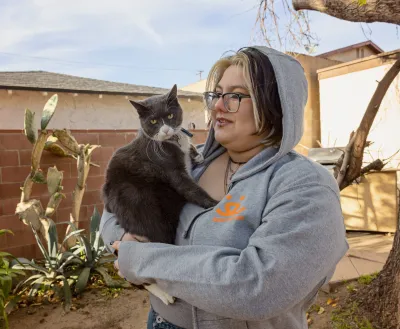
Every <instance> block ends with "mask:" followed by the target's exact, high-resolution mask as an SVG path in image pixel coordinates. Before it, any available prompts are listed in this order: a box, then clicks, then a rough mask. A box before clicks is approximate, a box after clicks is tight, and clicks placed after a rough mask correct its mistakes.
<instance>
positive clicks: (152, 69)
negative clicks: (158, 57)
mask: <svg viewBox="0 0 400 329" xmlns="http://www.w3.org/2000/svg"><path fill="white" fill-rule="evenodd" d="M0 55H5V56H11V57H12V56H15V57H25V58H32V59H39V60H47V61H52V62H63V63H68V64H81V65H94V66H104V67H118V68H127V69H134V70H144V71H181V72H199V70H188V69H177V68H149V67H147V68H146V67H139V66H131V65H118V64H107V63H89V62H82V61H70V60H65V59H58V58H49V57H41V56H29V55H22V54H14V53H6V52H0Z"/></svg>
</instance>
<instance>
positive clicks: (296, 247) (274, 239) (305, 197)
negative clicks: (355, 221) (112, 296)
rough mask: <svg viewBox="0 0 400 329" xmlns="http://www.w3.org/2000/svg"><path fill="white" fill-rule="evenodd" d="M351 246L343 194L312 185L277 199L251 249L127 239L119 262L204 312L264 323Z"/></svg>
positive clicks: (138, 279) (132, 275)
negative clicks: (344, 218)
mask: <svg viewBox="0 0 400 329" xmlns="http://www.w3.org/2000/svg"><path fill="white" fill-rule="evenodd" d="M347 249H348V245H347V242H346V238H345V230H344V224H343V218H342V212H341V207H340V202H339V199H338V196H337V194H336V193H335V192H334V191H333V190H331V189H330V187H329V186H323V185H317V184H314V185H311V184H310V185H302V186H297V187H292V188H290V189H287V190H284V191H282V192H279V193H278V194H276V195H274V196H272V197H271V199H270V200H269V201H268V204H267V206H266V209H265V212H264V217H263V219H262V223H261V225H260V226H259V227H258V228H257V230H256V231H255V232H254V233H253V235H252V236H251V238H250V240H249V242H248V246H247V247H246V248H245V249H244V250H239V249H235V248H231V247H220V246H203V245H189V246H173V245H166V244H160V243H137V242H122V243H121V246H120V251H119V265H120V271H121V273H122V274H123V275H124V276H125V277H126V278H127V280H128V281H131V282H133V283H143V282H156V283H157V284H158V285H159V286H160V288H161V289H163V290H164V291H166V292H168V293H169V294H170V295H172V296H175V297H178V298H181V299H183V300H184V301H186V302H188V303H189V304H191V305H194V306H196V307H198V308H200V309H202V310H204V311H207V312H210V313H213V314H218V315H220V316H226V317H230V318H236V319H243V320H247V321H261V320H265V319H268V318H271V317H275V316H277V315H279V314H280V313H282V312H285V310H287V309H289V308H291V307H293V306H294V305H295V304H297V303H299V302H300V301H301V300H303V299H304V298H306V297H307V296H309V294H310V292H312V291H313V290H315V289H316V287H319V285H320V284H321V282H323V281H324V280H326V279H327V277H329V276H330V275H331V274H332V272H333V270H334V268H335V266H336V264H337V263H338V261H339V260H340V259H341V258H342V257H343V255H344V254H345V252H346V250H347Z"/></svg>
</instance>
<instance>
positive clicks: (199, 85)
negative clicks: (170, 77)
mask: <svg viewBox="0 0 400 329" xmlns="http://www.w3.org/2000/svg"><path fill="white" fill-rule="evenodd" d="M206 82H207V79H203V80H200V81H196V82H194V83H191V84H190V85H187V86H184V87H182V90H185V91H191V92H196V93H203V92H205V90H206Z"/></svg>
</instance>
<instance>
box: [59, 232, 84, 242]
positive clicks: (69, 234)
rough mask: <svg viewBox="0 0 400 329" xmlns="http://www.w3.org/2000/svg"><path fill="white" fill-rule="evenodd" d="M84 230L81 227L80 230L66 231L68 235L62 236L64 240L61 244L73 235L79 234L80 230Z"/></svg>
mask: <svg viewBox="0 0 400 329" xmlns="http://www.w3.org/2000/svg"><path fill="white" fill-rule="evenodd" d="M83 231H84V229H82V230H77V231H72V232H70V233H68V235H67V236H66V237H65V238H64V240H63V242H62V245H63V244H64V243H65V242H66V241H67V240H68V239H69V238H70V237H73V236H75V235H79V234H80V233H81V232H83Z"/></svg>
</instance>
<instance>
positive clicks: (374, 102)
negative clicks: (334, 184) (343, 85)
mask: <svg viewBox="0 0 400 329" xmlns="http://www.w3.org/2000/svg"><path fill="white" fill-rule="evenodd" d="M397 57H398V59H397V61H396V62H395V63H394V64H393V66H392V67H391V68H390V70H389V71H388V72H387V73H386V74H385V76H384V77H383V79H382V80H381V81H380V82H379V84H378V87H377V88H376V90H375V93H374V95H373V96H372V98H371V101H370V102H369V104H368V107H367V110H366V111H365V113H364V117H363V118H362V120H361V123H360V126H359V127H358V129H357V132H356V134H355V141H354V146H353V149H352V154H351V158H350V163H349V167H348V169H347V173H346V177H345V180H346V181H347V185H349V184H350V183H351V182H352V181H353V180H354V179H356V178H357V177H359V176H360V171H361V166H362V159H363V153H364V148H365V145H366V140H367V136H368V133H369V131H370V129H371V126H372V123H373V122H374V119H375V116H376V114H377V112H378V110H379V107H380V105H381V103H382V100H383V98H384V96H385V94H386V92H387V90H388V89H389V87H390V85H391V83H392V82H393V80H394V79H395V77H396V76H397V74H398V73H399V72H400V55H397Z"/></svg>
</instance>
